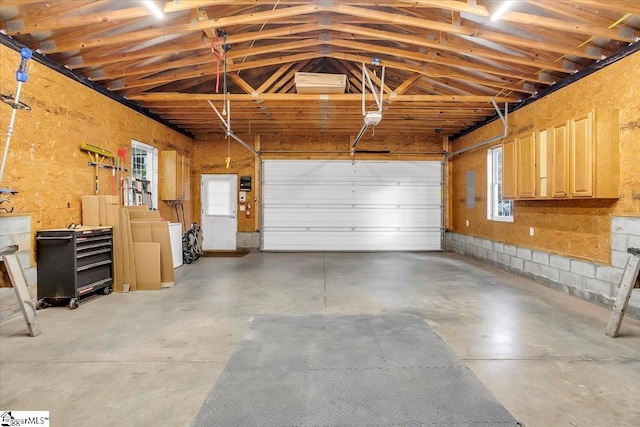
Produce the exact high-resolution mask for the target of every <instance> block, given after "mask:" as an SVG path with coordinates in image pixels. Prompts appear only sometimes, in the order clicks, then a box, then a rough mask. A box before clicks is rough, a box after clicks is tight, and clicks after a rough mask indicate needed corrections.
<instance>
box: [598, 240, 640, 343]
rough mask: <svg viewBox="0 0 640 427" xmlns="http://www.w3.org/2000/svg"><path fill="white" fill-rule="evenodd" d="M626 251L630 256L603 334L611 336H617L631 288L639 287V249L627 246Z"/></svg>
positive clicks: (627, 304)
mask: <svg viewBox="0 0 640 427" xmlns="http://www.w3.org/2000/svg"><path fill="white" fill-rule="evenodd" d="M627 252H629V253H630V254H631V256H630V257H629V259H628V260H627V265H626V267H625V268H624V273H623V275H622V282H621V283H620V289H619V290H618V297H617V298H616V303H615V304H614V305H613V311H612V312H611V317H610V318H609V324H608V325H607V332H605V334H606V335H607V336H608V337H611V338H615V337H617V336H618V332H620V325H621V324H622V318H623V317H624V313H625V312H626V311H627V307H628V306H629V298H631V292H632V291H633V288H634V287H636V288H640V282H639V281H638V272H640V249H637V248H629V249H628V250H627Z"/></svg>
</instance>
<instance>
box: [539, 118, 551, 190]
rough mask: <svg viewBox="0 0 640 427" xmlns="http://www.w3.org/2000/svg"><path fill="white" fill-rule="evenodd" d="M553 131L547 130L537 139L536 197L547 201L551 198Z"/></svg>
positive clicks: (540, 133)
mask: <svg viewBox="0 0 640 427" xmlns="http://www.w3.org/2000/svg"><path fill="white" fill-rule="evenodd" d="M550 133H551V130H548V129H545V130H543V131H540V132H539V133H538V137H537V138H536V144H535V145H536V184H537V186H536V197H537V198H541V199H546V198H549V197H551V179H552V163H551V162H552V159H553V153H552V151H551V142H550V141H549V139H550V138H549V134H550Z"/></svg>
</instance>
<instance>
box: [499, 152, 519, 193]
mask: <svg viewBox="0 0 640 427" xmlns="http://www.w3.org/2000/svg"><path fill="white" fill-rule="evenodd" d="M502 198H503V199H515V198H516V148H515V140H510V141H505V142H503V143H502Z"/></svg>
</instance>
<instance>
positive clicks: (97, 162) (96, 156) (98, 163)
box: [80, 142, 113, 194]
mask: <svg viewBox="0 0 640 427" xmlns="http://www.w3.org/2000/svg"><path fill="white" fill-rule="evenodd" d="M80 149H81V150H83V151H86V152H87V154H88V155H89V166H93V167H94V168H95V179H96V187H95V189H96V194H99V193H100V181H99V179H98V168H99V167H108V168H111V165H108V166H107V165H105V166H102V162H104V160H105V159H111V158H113V153H111V151H109V150H107V149H106V148H102V147H98V146H95V145H91V144H87V143H86V142H83V143H82V144H81V145H80Z"/></svg>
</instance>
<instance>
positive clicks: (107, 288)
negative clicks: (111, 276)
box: [102, 286, 111, 295]
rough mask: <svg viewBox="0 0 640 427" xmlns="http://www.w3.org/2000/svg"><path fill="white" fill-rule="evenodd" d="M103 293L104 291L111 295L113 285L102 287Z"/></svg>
mask: <svg viewBox="0 0 640 427" xmlns="http://www.w3.org/2000/svg"><path fill="white" fill-rule="evenodd" d="M102 293H104V294H105V295H109V294H110V293H111V286H105V287H104V288H102Z"/></svg>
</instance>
